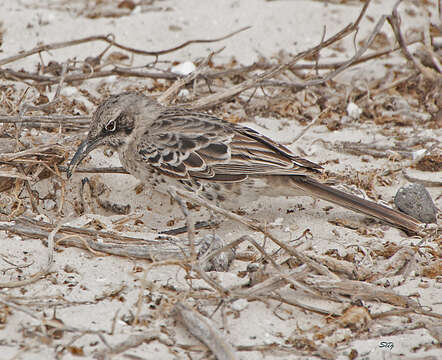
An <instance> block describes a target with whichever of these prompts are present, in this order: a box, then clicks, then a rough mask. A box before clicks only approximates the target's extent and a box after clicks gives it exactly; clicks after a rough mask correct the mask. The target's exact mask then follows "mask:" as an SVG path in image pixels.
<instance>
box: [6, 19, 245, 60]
mask: <svg viewBox="0 0 442 360" xmlns="http://www.w3.org/2000/svg"><path fill="white" fill-rule="evenodd" d="M248 29H250V26H245V27H243V28H241V29H239V30H236V31H233V32H231V33H229V34H227V35H225V36H222V37H219V38H215V39H196V40H188V41H186V42H184V43H182V44H180V45H177V46H175V47H173V48H170V49H166V50H160V51H145V50H140V49H135V48H131V47H128V46H125V45H122V44H119V43H117V42H115V35H113V34H108V35H95V36H88V37H85V38H81V39H76V40H70V41H62V42H56V43H52V44H47V45H39V46H37V47H35V48H33V49H31V50H28V51H24V52H22V53H20V54H16V55H13V56H10V57H7V58H5V59H0V66H2V65H6V64H8V63H11V62H14V61H17V60H20V59H23V58H25V57H28V56H30V55H34V54H38V53H41V52H43V51H49V50H56V49H62V48H65V47H70V46H74V45H79V44H84V43H87V42H92V41H104V42H107V43H108V44H111V45H113V46H115V47H117V48H119V49H122V50H126V51H128V52H131V53H134V54H137V55H143V56H155V57H158V56H160V55H164V54H168V53H171V52H174V51H177V50H180V49H182V48H185V47H186V46H189V45H191V44H206V43H213V42H218V41H222V40H226V39H228V38H230V37H232V36H234V35H236V34H239V33H240V32H242V31H245V30H248Z"/></svg>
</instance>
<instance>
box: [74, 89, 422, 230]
mask: <svg viewBox="0 0 442 360" xmlns="http://www.w3.org/2000/svg"><path fill="white" fill-rule="evenodd" d="M101 145H109V146H111V147H113V148H115V149H116V150H117V151H118V153H119V156H120V159H121V162H122V165H123V166H124V167H125V168H126V170H128V171H129V172H130V173H131V174H132V175H134V176H136V177H137V178H138V179H139V180H141V181H142V182H144V183H146V184H148V185H150V186H152V187H153V188H154V189H157V190H159V191H162V192H166V191H167V189H168V187H169V186H170V185H171V184H173V185H178V186H183V187H185V188H186V189H190V190H199V191H200V192H201V194H202V195H204V196H205V197H206V198H208V199H210V200H215V201H218V202H220V203H227V202H230V203H232V202H233V203H236V204H238V205H242V204H243V203H244V201H250V200H253V199H256V198H257V197H258V196H260V195H267V196H280V195H287V196H290V195H310V196H313V197H317V198H320V199H323V200H327V201H331V202H333V203H336V204H338V205H341V206H343V207H346V208H349V209H351V210H354V211H357V212H362V213H364V214H367V215H370V216H374V217H376V218H378V219H380V220H383V221H385V222H388V223H390V224H392V225H394V226H396V227H399V228H402V229H405V230H408V231H411V232H417V231H418V228H419V225H420V223H419V221H417V220H415V219H413V218H412V217H410V216H408V215H405V214H403V213H401V212H398V211H396V210H393V209H390V208H388V207H385V206H382V205H379V204H376V203H374V202H372V201H367V200H364V199H361V198H359V197H357V196H354V195H350V194H347V193H344V192H342V191H339V190H336V189H334V188H332V187H330V186H327V185H324V184H322V183H320V181H319V180H320V175H321V173H322V168H321V166H319V165H317V164H315V163H313V162H311V161H308V160H306V159H303V158H301V157H299V156H296V155H295V154H293V153H292V152H291V151H290V150H289V149H288V148H286V147H285V146H283V145H281V144H278V143H276V142H275V141H273V140H271V139H270V138H268V137H266V136H264V135H262V134H260V133H258V132H256V131H255V130H252V129H249V128H247V127H243V126H240V125H236V124H231V123H229V122H227V121H224V120H222V119H219V118H217V117H214V116H211V115H209V114H207V113H197V112H192V111H188V110H185V109H183V108H174V107H163V106H161V105H160V104H158V103H157V102H156V100H154V99H153V98H150V97H146V96H144V95H141V94H136V93H123V94H119V95H115V96H111V97H110V98H108V99H107V100H106V101H104V102H103V103H102V104H101V105H100V106H99V107H98V108H97V110H96V111H95V113H94V115H93V118H92V122H91V126H90V130H89V133H88V136H87V139H86V140H85V141H84V142H83V143H82V144H81V145H80V147H79V148H78V150H77V153H76V154H75V155H74V157H73V159H72V161H71V164H70V170H72V171H73V170H75V168H76V166H77V165H78V164H79V163H80V162H81V160H82V159H83V158H84V157H85V156H86V155H87V154H88V153H89V152H90V151H92V150H93V149H95V148H96V147H98V146H101ZM68 175H70V174H68ZM221 205H222V204H221Z"/></svg>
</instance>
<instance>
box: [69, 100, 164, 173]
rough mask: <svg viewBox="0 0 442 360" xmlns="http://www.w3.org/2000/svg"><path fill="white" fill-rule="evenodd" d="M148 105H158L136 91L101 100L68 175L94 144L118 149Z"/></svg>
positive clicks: (126, 139) (125, 140)
mask: <svg viewBox="0 0 442 360" xmlns="http://www.w3.org/2000/svg"><path fill="white" fill-rule="evenodd" d="M149 106H159V105H158V103H157V102H156V100H154V99H153V98H149V97H147V96H144V95H141V94H137V93H122V94H118V95H112V96H110V97H109V98H107V99H106V100H105V101H104V102H103V103H101V104H100V105H99V106H98V107H97V109H96V110H95V112H94V114H93V115H92V120H91V124H90V128H89V132H88V134H87V137H86V140H84V141H83V142H82V143H81V144H80V146H79V147H78V149H77V151H76V152H75V155H74V156H73V158H72V160H71V162H70V164H69V167H68V170H67V176H68V178H69V177H71V175H72V173H73V172H74V171H75V169H76V168H77V166H78V165H79V164H80V163H81V161H82V160H83V159H84V158H85V157H86V156H87V155H88V154H89V153H90V152H91V151H92V150H94V149H96V148H97V147H100V146H110V147H111V148H113V149H115V150H119V149H120V148H121V147H122V146H123V145H124V144H125V143H126V142H127V141H128V140H129V139H130V136H131V133H132V132H133V131H134V129H135V125H136V124H135V122H136V118H137V117H139V115H140V113H142V112H143V110H144V111H146V107H147V108H148V107H149Z"/></svg>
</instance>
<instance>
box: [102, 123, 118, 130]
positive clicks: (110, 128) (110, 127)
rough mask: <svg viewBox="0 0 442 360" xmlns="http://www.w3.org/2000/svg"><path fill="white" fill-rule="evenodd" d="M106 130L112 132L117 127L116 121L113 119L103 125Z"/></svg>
mask: <svg viewBox="0 0 442 360" xmlns="http://www.w3.org/2000/svg"><path fill="white" fill-rule="evenodd" d="M104 128H105V129H106V131H107V132H114V131H115V130H116V129H117V122H116V121H115V120H111V121H109V122H108V123H107V124H106V125H105V127H104Z"/></svg>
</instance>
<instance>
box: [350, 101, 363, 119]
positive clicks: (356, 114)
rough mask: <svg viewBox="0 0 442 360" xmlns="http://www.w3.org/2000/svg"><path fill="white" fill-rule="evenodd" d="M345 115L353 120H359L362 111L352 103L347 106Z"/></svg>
mask: <svg viewBox="0 0 442 360" xmlns="http://www.w3.org/2000/svg"><path fill="white" fill-rule="evenodd" d="M347 114H348V116H350V117H351V118H353V119H356V120H357V119H359V117H360V116H361V114H362V109H361V108H360V107H359V106H358V105H356V104H355V103H353V102H350V103H348V105H347Z"/></svg>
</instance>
